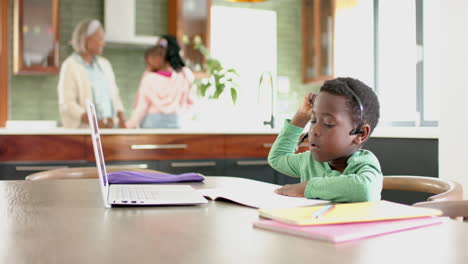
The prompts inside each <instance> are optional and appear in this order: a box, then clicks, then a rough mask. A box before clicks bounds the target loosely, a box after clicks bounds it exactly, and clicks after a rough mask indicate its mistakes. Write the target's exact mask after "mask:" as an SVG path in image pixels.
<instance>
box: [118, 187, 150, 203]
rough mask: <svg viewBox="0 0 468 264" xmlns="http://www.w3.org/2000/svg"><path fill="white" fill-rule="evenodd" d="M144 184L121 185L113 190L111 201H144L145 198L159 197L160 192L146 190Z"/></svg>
mask: <svg viewBox="0 0 468 264" xmlns="http://www.w3.org/2000/svg"><path fill="white" fill-rule="evenodd" d="M114 187H117V186H115V185H114V186H113V188H114ZM145 189H146V188H143V187H142V186H119V187H118V188H115V189H114V190H113V192H112V194H113V195H112V197H110V200H111V201H128V202H129V203H130V202H134V201H144V200H156V199H157V198H158V192H156V191H154V190H145Z"/></svg>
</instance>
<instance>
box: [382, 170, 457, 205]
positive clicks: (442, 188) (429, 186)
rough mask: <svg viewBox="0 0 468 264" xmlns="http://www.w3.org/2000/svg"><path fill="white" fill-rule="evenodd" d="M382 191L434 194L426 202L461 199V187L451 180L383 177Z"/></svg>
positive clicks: (401, 176)
mask: <svg viewBox="0 0 468 264" xmlns="http://www.w3.org/2000/svg"><path fill="white" fill-rule="evenodd" d="M383 189H384V190H400V191H412V192H424V193H430V194H434V195H432V196H430V197H429V198H427V201H451V200H461V199H463V188H462V186H461V185H460V184H459V183H457V182H455V181H451V180H445V179H440V178H434V177H424V176H403V175H398V176H393V175H392V176H384V180H383Z"/></svg>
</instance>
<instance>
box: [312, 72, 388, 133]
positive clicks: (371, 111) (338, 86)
mask: <svg viewBox="0 0 468 264" xmlns="http://www.w3.org/2000/svg"><path fill="white" fill-rule="evenodd" d="M350 90H352V91H353V92H354V93H355V94H356V95H357V96H358V97H359V99H360V100H361V103H362V107H363V110H364V111H363V113H362V119H363V120H362V124H369V125H370V129H371V131H370V132H371V133H372V131H374V128H375V127H376V126H377V123H378V122H379V117H380V103H379V99H378V98H377V95H376V94H375V93H374V91H373V90H372V88H370V87H369V86H367V85H366V84H365V83H363V82H361V81H360V80H358V79H354V78H350V77H340V78H336V79H333V80H328V81H325V83H324V84H323V85H322V87H320V92H328V93H331V94H335V95H341V96H345V97H346V98H347V99H348V106H349V107H350V110H351V111H350V112H351V117H352V120H353V124H354V125H355V126H358V125H359V123H360V109H359V108H360V107H359V103H358V101H357V99H355V98H354V97H355V96H354V95H353V94H352V92H351V91H350Z"/></svg>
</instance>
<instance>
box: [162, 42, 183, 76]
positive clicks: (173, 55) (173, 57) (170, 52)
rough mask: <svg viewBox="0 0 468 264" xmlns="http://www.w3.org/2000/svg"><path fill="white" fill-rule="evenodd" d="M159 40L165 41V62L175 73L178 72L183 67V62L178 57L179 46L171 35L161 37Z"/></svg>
mask: <svg viewBox="0 0 468 264" xmlns="http://www.w3.org/2000/svg"><path fill="white" fill-rule="evenodd" d="M161 38H163V39H165V40H166V41H167V46H166V47H163V48H165V49H166V52H165V53H166V55H165V56H164V60H165V61H167V62H168V63H169V64H170V65H171V67H172V68H173V69H174V70H175V71H180V70H181V69H182V67H184V66H185V63H184V61H183V60H182V58H181V57H180V46H179V43H178V42H177V39H176V38H175V37H174V36H172V35H163V36H162V37H161Z"/></svg>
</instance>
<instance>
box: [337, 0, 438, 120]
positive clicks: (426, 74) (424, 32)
mask: <svg viewBox="0 0 468 264" xmlns="http://www.w3.org/2000/svg"><path fill="white" fill-rule="evenodd" d="M439 9H440V8H439V6H438V3H437V1H423V0H374V1H373V3H372V2H371V1H355V5H354V6H352V7H349V6H348V7H346V8H342V9H340V8H339V5H338V7H337V11H336V14H335V16H336V30H335V34H336V36H335V39H336V48H335V57H336V58H335V75H336V76H354V77H357V78H359V79H361V80H362V81H364V82H366V83H367V84H369V85H370V86H371V87H374V88H375V90H376V92H377V94H378V96H379V100H380V104H381V120H380V124H381V126H408V127H411V126H438V119H439V102H438V100H439V87H440V69H439V64H440V63H439V53H440V52H439V46H440V45H439V43H440V27H439V24H440V19H439V15H438V13H439ZM369 21H372V22H373V23H369Z"/></svg>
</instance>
